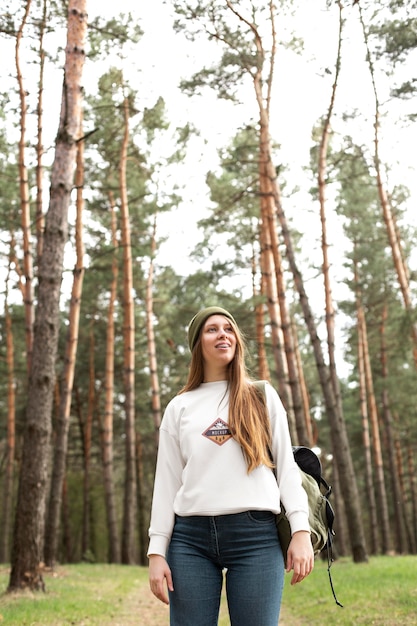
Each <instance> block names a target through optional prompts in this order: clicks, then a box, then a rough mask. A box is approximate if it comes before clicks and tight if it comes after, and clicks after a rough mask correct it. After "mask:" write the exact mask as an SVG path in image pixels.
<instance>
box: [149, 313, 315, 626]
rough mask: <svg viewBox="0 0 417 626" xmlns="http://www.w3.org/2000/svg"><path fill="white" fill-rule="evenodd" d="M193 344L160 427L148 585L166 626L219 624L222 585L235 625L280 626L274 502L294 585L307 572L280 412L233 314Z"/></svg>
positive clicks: (220, 317) (209, 320)
mask: <svg viewBox="0 0 417 626" xmlns="http://www.w3.org/2000/svg"><path fill="white" fill-rule="evenodd" d="M188 341H189V346H190V350H191V353H192V356H191V365H190V370H189V375H188V380H187V383H186V385H185V387H184V388H183V389H182V390H181V391H180V393H179V394H178V395H177V396H176V397H175V398H173V400H171V401H170V403H169V404H168V406H167V408H166V411H165V414H164V417H163V420H162V424H161V428H160V440H159V450H158V460H157V467H156V474H155V484H154V495H153V504H152V515H151V524H150V529H149V536H150V542H149V550H148V557H149V580H150V587H151V590H152V592H153V593H154V594H155V596H156V597H157V598H159V599H160V600H161V601H162V602H165V603H167V604H168V603H169V605H170V624H171V626H216V624H217V623H218V614H219V606H220V596H221V590H222V584H223V576H224V577H225V580H226V594H227V602H228V609H229V615H230V622H231V624H232V626H277V624H278V619H279V611H280V605H281V595H282V588H283V582H284V560H283V556H282V551H281V547H280V544H279V541H278V536H277V530H276V526H275V515H276V514H277V513H279V511H280V502H282V503H283V505H284V506H285V510H286V514H287V516H288V519H289V522H290V525H291V531H292V539H291V543H290V546H289V549H288V553H287V571H290V570H293V575H292V580H291V583H292V584H296V583H298V582H300V581H302V580H303V579H304V578H305V577H306V576H308V574H309V573H310V572H311V570H312V568H313V564H314V555H313V549H312V546H311V541H310V531H309V524H308V504H307V496H306V494H305V492H304V490H303V488H302V485H301V479H300V473H299V470H298V467H297V465H296V463H295V461H294V457H293V453H292V446H291V441H290V436H289V431H288V424H287V418H286V414H285V410H284V408H283V405H282V403H281V401H280V399H279V397H278V395H277V393H276V392H275V391H274V389H273V388H272V387H271V386H270V385H266V404H267V408H266V407H265V402H264V401H263V399H262V397H260V395H259V392H258V391H257V390H256V388H255V386H254V385H253V384H252V382H251V380H250V379H249V376H248V373H247V369H246V366H245V353H244V342H243V339H242V335H241V333H240V331H239V328H238V326H237V324H236V322H235V320H234V319H233V316H232V315H231V314H230V313H229V312H228V311H226V310H225V309H222V308H220V307H208V308H206V309H203V310H202V311H200V312H199V313H197V315H195V317H193V319H192V320H191V322H190V325H189V328H188ZM269 451H272V458H273V462H274V465H275V468H276V475H275V473H274V471H273V467H272V463H271V460H270V454H269ZM276 476H277V478H276ZM167 589H168V594H167ZM168 595H169V599H168Z"/></svg>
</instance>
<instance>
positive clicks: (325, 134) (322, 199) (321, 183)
mask: <svg viewBox="0 0 417 626" xmlns="http://www.w3.org/2000/svg"><path fill="white" fill-rule="evenodd" d="M337 4H338V7H339V37H338V48H337V58H336V63H335V77H334V81H333V86H332V92H331V97H330V104H329V108H328V111H327V115H326V117H325V119H324V123H323V128H322V133H321V141H320V145H319V159H318V174H317V177H318V190H319V204H320V222H321V249H322V256H323V265H322V270H323V279H324V293H325V319H326V329H327V350H328V354H329V371H330V378H331V381H332V385H333V390H334V395H335V398H336V403H337V404H340V403H341V399H340V384H339V377H338V375H337V367H336V355H335V311H334V305H333V297H332V288H331V280H330V263H329V243H328V238H327V218H326V186H327V183H326V179H327V150H328V144H329V136H330V123H331V119H332V115H333V109H334V104H335V100H336V90H337V86H338V79H339V72H340V54H341V46H342V34H343V19H342V9H343V7H342V4H341V2H337Z"/></svg>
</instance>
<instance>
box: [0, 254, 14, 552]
mask: <svg viewBox="0 0 417 626" xmlns="http://www.w3.org/2000/svg"><path fill="white" fill-rule="evenodd" d="M10 266H11V261H10V262H9V267H8V270H7V275H6V281H5V283H6V285H5V297H4V325H5V335H6V365H7V448H6V472H5V476H4V485H3V493H2V503H3V504H2V507H1V518H0V563H8V562H9V558H10V549H9V544H10V528H11V520H12V506H13V484H14V464H15V448H16V385H15V376H16V372H15V365H14V344H13V328H12V318H11V315H10V312H9V303H8V299H9V295H8V294H9V275H10Z"/></svg>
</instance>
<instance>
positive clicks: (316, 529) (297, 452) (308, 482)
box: [254, 380, 343, 606]
mask: <svg viewBox="0 0 417 626" xmlns="http://www.w3.org/2000/svg"><path fill="white" fill-rule="evenodd" d="M254 384H255V386H256V388H257V389H258V390H259V391H260V392H261V393H262V398H263V400H264V401H265V400H266V394H265V381H262V380H261V381H256V382H255V383H254ZM293 453H294V459H295V462H296V463H297V465H298V468H299V470H300V474H301V481H302V485H303V487H304V489H305V491H306V493H307V497H308V511H309V514H308V521H309V524H310V532H311V543H312V545H313V550H314V554H315V555H317V554H319V553H320V552H321V551H322V550H325V549H327V561H328V568H327V571H328V574H329V581H330V587H331V590H332V593H333V597H334V599H335V602H336V604H337V605H338V606H343V605H342V604H340V602H339V601H338V599H337V597H336V594H335V591H334V588H333V581H332V577H331V573H330V566H331V564H332V562H333V556H332V543H333V536H334V534H335V533H334V530H333V524H334V511H333V508H332V505H331V504H330V502H329V496H330V494H331V492H332V488H331V486H330V485H329V484H328V483H327V482H326V480H325V479H324V478H323V476H322V466H321V462H320V459H319V457H318V456H317V454H316V453H315V452H313V450H311V449H310V448H307V447H305V446H293ZM269 454H270V456H271V459H272V454H271V450H269ZM276 524H277V530H278V536H279V540H280V543H281V548H282V554H283V556H284V561H285V562H286V557H287V551H288V546H289V544H290V541H291V528H290V523H289V521H288V519H287V517H286V515H285V509H284V507H283V506H282V505H281V513H279V514H278V515H277V518H276Z"/></svg>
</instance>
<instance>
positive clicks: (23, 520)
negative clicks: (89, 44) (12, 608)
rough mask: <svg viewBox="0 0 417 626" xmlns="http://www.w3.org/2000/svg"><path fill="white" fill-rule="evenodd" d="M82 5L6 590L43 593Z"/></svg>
mask: <svg viewBox="0 0 417 626" xmlns="http://www.w3.org/2000/svg"><path fill="white" fill-rule="evenodd" d="M86 24H87V14H86V0H69V5H68V35H67V46H66V53H65V74H64V88H63V97H62V105H61V117H60V123H59V129H58V136H57V139H56V150H55V159H54V163H53V166H52V173H51V196H50V203H49V209H48V212H47V215H46V223H45V237H44V249H43V253H42V257H41V262H40V265H39V290H38V305H37V310H36V319H35V325H34V341H33V359H32V365H31V369H30V375H29V385H28V397H27V408H26V421H25V430H24V439H23V450H22V462H21V469H20V477H19V489H18V496H17V505H16V516H15V525H14V535H13V549H12V559H11V565H12V567H11V573H10V581H9V587H8V589H9V591H13V590H17V589H21V588H23V587H30V588H31V589H33V590H38V589H43V588H44V582H43V577H42V571H41V562H42V560H43V537H44V521H45V520H44V516H45V498H46V489H47V483H48V474H49V457H50V433H51V411H52V402H53V392H54V385H55V360H56V354H57V347H58V333H59V326H60V315H59V299H60V291H61V281H62V270H63V261H64V248H65V244H66V242H67V237H68V208H69V203H70V194H71V189H72V185H73V177H74V168H75V157H76V142H77V139H78V133H79V129H80V114H81V76H82V70H83V65H84V58H85V53H84V50H85V35H86Z"/></svg>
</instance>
